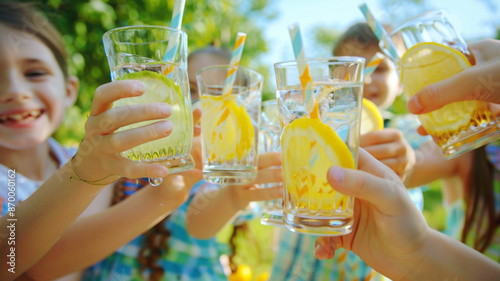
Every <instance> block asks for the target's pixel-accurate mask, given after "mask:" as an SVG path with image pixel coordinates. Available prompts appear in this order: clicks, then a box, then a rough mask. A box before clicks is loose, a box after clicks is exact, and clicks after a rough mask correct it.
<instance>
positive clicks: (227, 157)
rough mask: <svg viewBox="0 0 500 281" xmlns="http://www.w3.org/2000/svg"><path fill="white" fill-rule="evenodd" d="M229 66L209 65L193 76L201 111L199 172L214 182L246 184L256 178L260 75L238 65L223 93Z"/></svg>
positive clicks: (261, 78)
mask: <svg viewBox="0 0 500 281" xmlns="http://www.w3.org/2000/svg"><path fill="white" fill-rule="evenodd" d="M233 68H234V66H228V65H220V66H209V67H205V68H202V69H201V70H200V71H199V72H198V73H197V75H196V77H197V81H198V90H199V92H200V99H201V109H202V112H203V118H202V119H201V137H202V160H203V175H204V178H205V180H206V181H208V182H211V183H216V184H248V183H250V182H252V181H254V180H255V179H256V178H257V161H258V147H257V143H258V139H257V138H258V124H259V118H260V106H261V101H262V83H263V77H262V75H260V74H259V73H257V72H255V71H253V70H251V69H248V68H245V67H242V66H239V67H238V68H237V71H236V79H235V81H234V84H233V90H232V92H231V93H230V94H228V95H223V88H224V83H225V80H226V76H227V72H228V71H229V70H232V69H233Z"/></svg>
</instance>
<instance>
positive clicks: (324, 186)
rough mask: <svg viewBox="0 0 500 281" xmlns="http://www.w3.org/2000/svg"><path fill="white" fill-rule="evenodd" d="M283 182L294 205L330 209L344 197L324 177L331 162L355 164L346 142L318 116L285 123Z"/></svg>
mask: <svg viewBox="0 0 500 281" xmlns="http://www.w3.org/2000/svg"><path fill="white" fill-rule="evenodd" d="M281 146H282V151H283V153H282V159H283V161H282V163H283V171H285V172H284V185H285V187H286V188H287V190H288V193H289V195H290V196H291V198H292V200H293V201H294V202H295V205H296V207H297V208H299V209H301V208H307V209H309V210H310V211H319V210H320V209H321V210H322V211H329V210H332V209H338V207H339V206H342V209H345V207H346V204H347V198H346V196H345V195H342V194H340V193H337V192H335V190H333V189H332V188H331V186H330V185H329V184H328V182H327V180H326V173H327V170H328V169H329V168H330V167H331V166H340V167H344V168H350V169H353V168H354V160H353V156H352V154H351V152H350V151H349V148H348V147H347V145H346V144H345V143H344V142H343V141H342V139H341V138H340V137H339V136H338V135H337V134H336V133H335V131H333V129H332V128H331V127H330V126H328V125H326V124H324V123H322V122H321V121H320V120H319V119H311V118H307V117H302V118H299V119H296V120H294V121H292V122H291V123H289V124H288V125H286V126H285V128H284V130H283V134H282V136H281Z"/></svg>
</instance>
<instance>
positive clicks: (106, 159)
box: [72, 80, 172, 183]
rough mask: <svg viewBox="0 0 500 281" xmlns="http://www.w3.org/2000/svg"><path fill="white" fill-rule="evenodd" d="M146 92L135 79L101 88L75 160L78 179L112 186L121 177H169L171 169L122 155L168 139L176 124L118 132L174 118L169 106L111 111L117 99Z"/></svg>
mask: <svg viewBox="0 0 500 281" xmlns="http://www.w3.org/2000/svg"><path fill="white" fill-rule="evenodd" d="M144 92H145V86H144V83H142V82H140V81H134V80H123V81H115V82H111V83H108V84H104V85H102V86H100V87H99V88H97V90H96V91H95V94H94V99H93V101H92V107H91V110H90V116H89V118H88V120H87V122H86V124H85V137H84V139H83V141H82V143H81V144H80V147H79V149H78V151H77V153H76V155H75V157H74V159H73V160H72V165H73V169H74V172H75V173H76V174H77V175H78V177H80V178H81V179H83V180H85V181H89V182H95V183H111V182H113V181H114V180H116V179H118V178H119V177H127V178H140V177H148V178H161V177H165V176H166V175H167V174H168V169H167V168H166V167H165V166H163V165H161V164H147V163H144V162H143V163H141V162H135V161H132V160H129V159H126V158H124V157H122V156H120V152H122V151H125V150H127V149H130V148H133V147H135V146H138V145H140V144H143V143H145V142H149V141H152V140H156V139H160V138H164V137H166V136H168V135H170V133H171V132H172V123H171V122H170V121H168V120H159V121H158V122H155V123H152V124H149V125H146V126H143V127H140V128H134V129H130V130H126V131H122V132H119V133H116V132H115V131H116V130H117V129H118V128H120V127H123V126H126V125H129V124H132V123H137V122H141V121H147V120H156V119H164V118H167V117H169V116H170V115H171V113H172V108H171V107H170V105H168V104H165V103H151V104H136V105H130V106H122V107H117V108H111V107H112V104H113V102H114V101H116V100H119V99H122V98H126V97H135V96H140V95H142V94H143V93H144Z"/></svg>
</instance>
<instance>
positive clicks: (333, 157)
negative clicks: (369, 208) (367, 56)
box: [274, 57, 365, 235]
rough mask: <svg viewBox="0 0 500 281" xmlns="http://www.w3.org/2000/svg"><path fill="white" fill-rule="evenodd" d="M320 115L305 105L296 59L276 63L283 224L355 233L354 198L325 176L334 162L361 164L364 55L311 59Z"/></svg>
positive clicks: (320, 231)
mask: <svg viewBox="0 0 500 281" xmlns="http://www.w3.org/2000/svg"><path fill="white" fill-rule="evenodd" d="M302 62H306V63H307V64H308V67H309V70H310V73H311V79H312V90H313V95H314V96H315V100H316V105H317V108H318V112H319V114H318V115H319V118H316V115H313V114H309V112H308V111H307V108H306V103H305V101H304V100H305V99H304V94H303V90H302V86H301V82H300V79H301V78H302V77H300V76H301V75H300V74H299V71H298V68H297V62H296V61H288V62H280V63H277V64H275V65H274V69H275V72H276V81H277V85H278V86H277V88H278V91H277V98H278V109H279V116H280V121H282V122H283V126H284V128H283V131H282V133H281V150H282V158H283V161H282V165H283V184H284V187H283V188H284V209H283V216H284V222H285V224H286V225H287V226H288V227H289V229H291V230H292V231H296V232H301V233H307V234H315V235H344V234H348V233H350V232H351V227H352V223H353V208H354V198H352V197H350V196H346V195H343V194H341V193H339V192H337V191H335V190H334V189H333V188H332V187H331V186H330V185H329V184H328V181H327V179H326V174H327V170H328V169H329V168H330V167H331V166H333V165H338V166H343V167H347V168H352V169H355V168H356V167H357V159H358V148H359V131H360V119H361V118H360V114H361V99H362V97H363V69H364V62H365V60H364V59H363V58H358V57H333V58H328V59H309V60H305V61H302Z"/></svg>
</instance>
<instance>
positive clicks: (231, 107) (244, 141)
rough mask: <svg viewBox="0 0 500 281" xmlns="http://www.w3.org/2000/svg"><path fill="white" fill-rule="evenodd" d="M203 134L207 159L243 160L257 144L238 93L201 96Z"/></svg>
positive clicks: (250, 122)
mask: <svg viewBox="0 0 500 281" xmlns="http://www.w3.org/2000/svg"><path fill="white" fill-rule="evenodd" d="M201 109H202V112H203V118H202V120H201V127H202V138H203V141H204V142H205V147H206V148H207V152H206V155H207V156H208V160H209V161H210V162H212V161H218V162H224V163H225V162H227V161H230V160H235V161H241V160H242V159H244V158H245V157H246V156H247V155H248V154H249V153H250V152H251V151H252V148H254V142H255V133H254V128H253V125H252V121H251V120H250V116H249V115H248V113H247V112H246V110H245V108H244V107H243V105H239V106H238V104H237V101H236V96H235V95H229V96H202V97H201Z"/></svg>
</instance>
